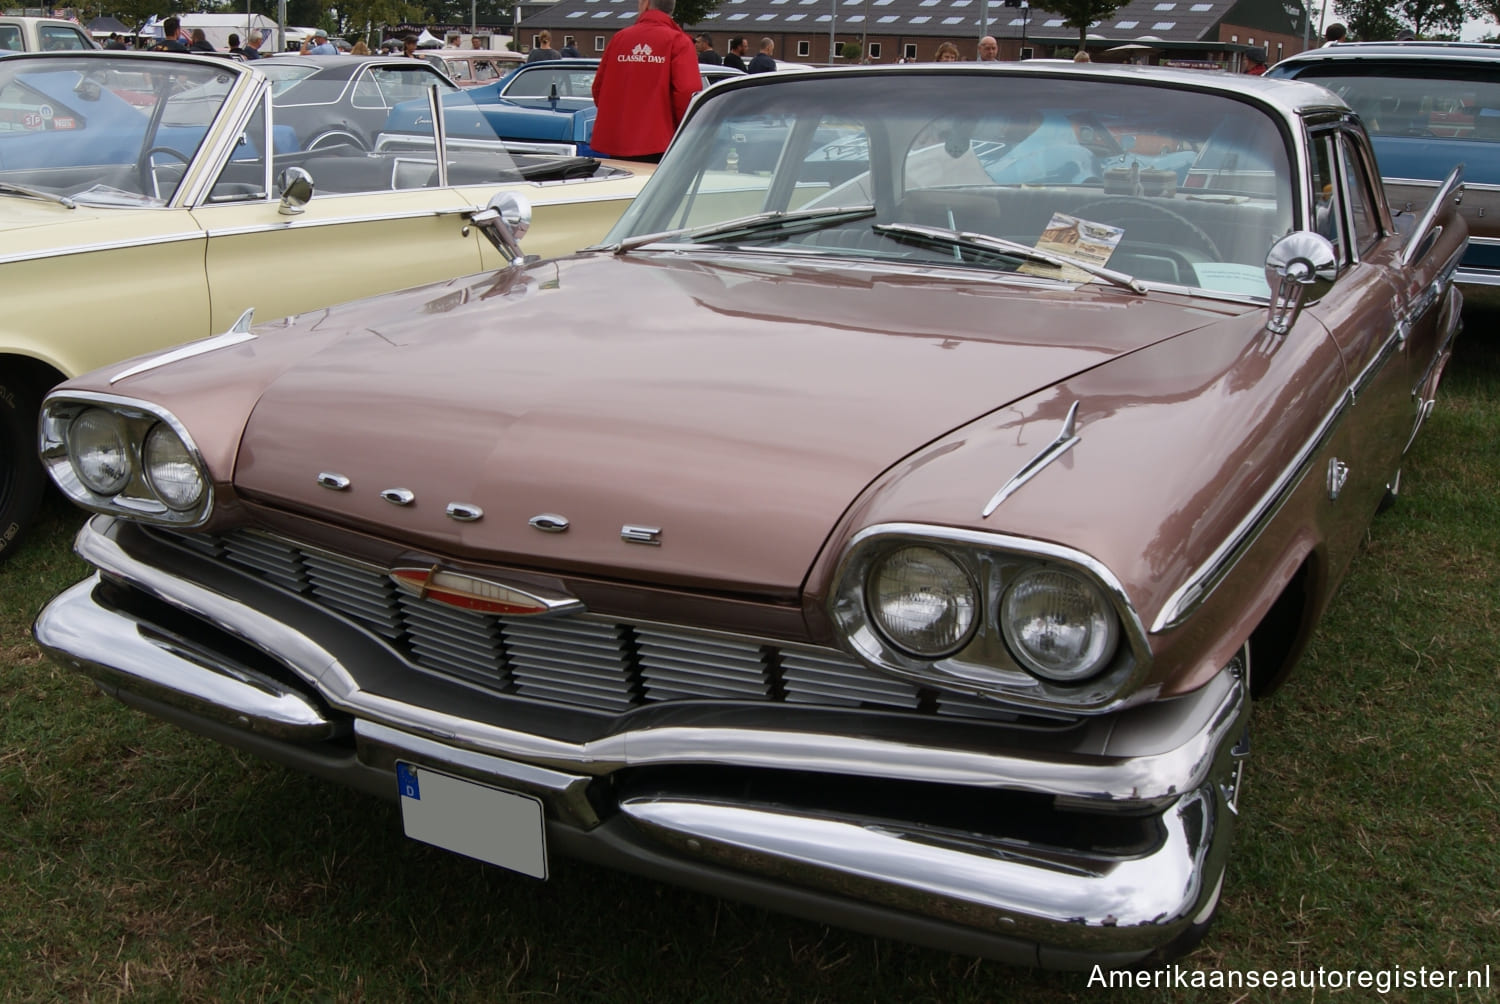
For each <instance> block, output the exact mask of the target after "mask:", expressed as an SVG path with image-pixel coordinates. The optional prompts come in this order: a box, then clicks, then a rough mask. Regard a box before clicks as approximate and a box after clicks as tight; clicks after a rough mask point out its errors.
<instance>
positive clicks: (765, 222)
mask: <svg viewBox="0 0 1500 1004" xmlns="http://www.w3.org/2000/svg"><path fill="white" fill-rule="evenodd" d="M874 215H875V207H874V206H837V207H834V206H827V207H824V208H821V209H794V210H791V211H790V212H783V211H781V210H773V211H771V212H766V213H756V214H754V215H753V216H741V217H739V218H738V219H733V220H722V221H720V222H718V223H709V224H707V225H705V226H701V227H681V228H679V229H677V230H663V231H661V232H660V233H654V234H641V235H640V236H638V237H627V238H625V239H624V240H622V241H620V242H619V243H618V244H614V245H611V246H610V248H609V250H610V251H613V252H614V253H615V254H624V253H625V252H626V251H633V250H635V249H636V248H638V247H642V246H643V245H646V244H656V243H659V242H661V241H669V240H673V239H675V238H678V237H686V238H687V239H688V240H689V241H701V240H710V239H712V240H723V239H725V238H729V237H750V236H753V235H755V234H758V233H761V232H763V231H768V230H791V231H793V232H796V233H802V232H804V231H808V230H817V229H821V228H822V227H827V226H832V225H834V224H835V223H847V222H848V221H850V220H862V219H865V218H866V217H869V216H874Z"/></svg>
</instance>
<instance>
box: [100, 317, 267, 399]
mask: <svg viewBox="0 0 1500 1004" xmlns="http://www.w3.org/2000/svg"><path fill="white" fill-rule="evenodd" d="M254 317H255V308H254V307H251V308H250V309H248V310H246V311H245V312H244V313H243V314H241V315H240V316H239V320H237V321H235V322H234V323H233V324H231V325H230V326H229V330H228V331H226V332H224V333H223V334H222V335H210V336H209V337H207V338H200V339H198V340H197V341H196V342H188V343H187V344H185V345H180V346H178V347H177V348H175V349H170V350H168V351H166V352H159V353H157V354H156V355H154V356H152V357H151V358H150V359H147V360H146V361H145V362H142V363H137V364H136V365H134V366H128V367H126V368H125V369H123V370H121V371H120V372H118V373H116V374H115V375H114V376H112V377H110V378H109V382H110V383H111V384H115V383H119V382H120V381H121V380H124V379H125V378H126V377H133V376H135V375H136V374H138V373H146V372H148V371H150V370H154V369H156V368H157V367H159V366H165V365H167V364H168V363H175V362H178V361H180V360H183V359H191V358H192V357H193V356H201V355H203V354H204V353H205V352H213V351H215V350H216V349H227V348H229V346H231V345H239V344H241V343H242V342H249V341H254V340H255V335H253V334H251V333H250V324H251V321H252V320H253V319H254Z"/></svg>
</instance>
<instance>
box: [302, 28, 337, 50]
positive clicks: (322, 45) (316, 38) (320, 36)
mask: <svg viewBox="0 0 1500 1004" xmlns="http://www.w3.org/2000/svg"><path fill="white" fill-rule="evenodd" d="M302 51H303V53H304V54H306V55H309V56H337V55H338V54H339V50H338V49H335V48H334V47H333V43H332V42H330V41H328V30H327V29H326V28H314V29H313V33H312V42H311V43H310V44H309V42H308V41H307V40H306V39H303V40H302Z"/></svg>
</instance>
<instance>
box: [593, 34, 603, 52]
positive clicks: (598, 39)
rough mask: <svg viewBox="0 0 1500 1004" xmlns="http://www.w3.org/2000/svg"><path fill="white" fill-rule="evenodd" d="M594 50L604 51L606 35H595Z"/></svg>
mask: <svg viewBox="0 0 1500 1004" xmlns="http://www.w3.org/2000/svg"><path fill="white" fill-rule="evenodd" d="M594 51H595V52H603V51H604V36H603V35H595V36H594Z"/></svg>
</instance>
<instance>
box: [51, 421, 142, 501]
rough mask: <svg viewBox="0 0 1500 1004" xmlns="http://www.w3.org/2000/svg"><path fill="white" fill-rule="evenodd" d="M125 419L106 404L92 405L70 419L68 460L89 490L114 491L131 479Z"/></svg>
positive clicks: (100, 492)
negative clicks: (102, 406)
mask: <svg viewBox="0 0 1500 1004" xmlns="http://www.w3.org/2000/svg"><path fill="white" fill-rule="evenodd" d="M125 435H126V433H125V423H124V421H122V420H121V418H120V416H119V415H116V414H115V413H114V412H112V411H105V410H104V409H103V408H89V409H87V410H85V411H82V412H80V413H79V414H78V416H77V417H76V418H74V419H73V421H71V422H69V423H68V432H67V448H68V461H69V463H71V464H72V465H73V472H74V473H75V474H77V475H78V480H79V481H81V482H83V484H84V486H85V487H86V488H88V490H89V491H91V492H95V493H96V494H99V495H115V494H117V493H118V492H119V491H120V489H122V488H124V487H125V486H126V485H127V484H129V483H130V470H131V458H130V449H129V447H128V446H127V445H126V442H125Z"/></svg>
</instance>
